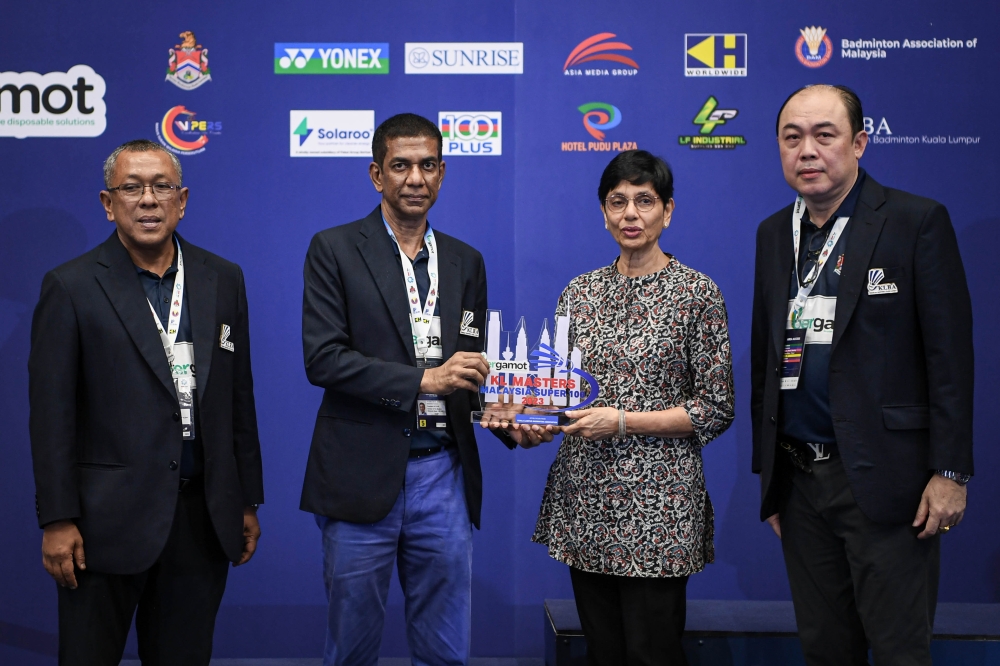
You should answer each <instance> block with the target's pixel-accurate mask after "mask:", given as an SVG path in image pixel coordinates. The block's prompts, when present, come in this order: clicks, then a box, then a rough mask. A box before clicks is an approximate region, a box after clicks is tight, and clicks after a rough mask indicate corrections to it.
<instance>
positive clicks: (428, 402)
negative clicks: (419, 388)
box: [417, 358, 448, 430]
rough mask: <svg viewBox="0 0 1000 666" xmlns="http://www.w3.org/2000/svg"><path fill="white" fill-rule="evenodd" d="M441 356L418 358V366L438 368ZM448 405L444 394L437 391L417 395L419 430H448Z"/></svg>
mask: <svg viewBox="0 0 1000 666" xmlns="http://www.w3.org/2000/svg"><path fill="white" fill-rule="evenodd" d="M439 365H441V359H440V358H428V359H422V358H418V359H417V367H418V368H436V367H438V366H439ZM447 429H448V406H447V404H446V403H445V400H444V396H443V395H438V394H436V393H420V394H418V395H417V430H447Z"/></svg>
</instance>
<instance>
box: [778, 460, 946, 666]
mask: <svg viewBox="0 0 1000 666" xmlns="http://www.w3.org/2000/svg"><path fill="white" fill-rule="evenodd" d="M789 473H790V474H793V479H792V483H791V489H790V493H789V495H788V499H787V502H786V503H785V505H784V508H783V510H782V511H781V512H780V516H781V537H782V538H781V546H782V550H783V551H784V554H785V566H786V568H787V570H788V581H789V584H790V586H791V589H792V601H793V602H794V604H795V619H796V621H797V623H798V627H799V638H800V640H801V642H802V650H803V652H804V653H805V658H806V663H807V664H809V666H827V665H828V666H853V665H855V664H867V663H868V648H869V646H870V647H871V649H872V655H873V657H874V658H875V664H876V666H884V665H886V664H893V665H895V664H898V665H901V666H902V665H907V666H909V665H914V666H918V665H919V666H930V665H931V651H930V647H931V633H932V630H933V626H934V610H935V607H936V605H937V590H938V569H939V555H940V547H941V542H940V537H939V536H934V537H931V538H930V539H926V540H923V539H918V538H917V534H918V533H919V532H920V531H921V528H914V527H910V526H909V525H883V524H879V523H874V522H872V521H871V520H869V519H868V518H867V517H866V516H865V515H864V513H862V511H861V509H860V508H859V507H858V504H857V502H856V501H855V500H854V495H853V494H852V493H851V488H850V486H849V485H848V481H847V473H846V472H845V470H844V465H843V462H842V461H841V459H840V457H839V456H838V457H834V458H831V459H830V460H828V461H825V462H820V463H812V472H811V473H806V472H803V471H798V470H796V471H794V472H792V471H790V472H789ZM916 512H917V507H916V506H914V507H913V513H914V515H916Z"/></svg>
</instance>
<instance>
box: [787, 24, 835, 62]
mask: <svg viewBox="0 0 1000 666" xmlns="http://www.w3.org/2000/svg"><path fill="white" fill-rule="evenodd" d="M799 33H800V34H799V38H798V40H796V42H795V55H796V56H797V57H798V59H799V62H801V63H802V64H803V65H805V66H806V67H811V68H816V67H822V66H823V65H825V64H826V63H828V62H829V61H830V57H831V56H832V55H833V42H831V41H830V38H829V37H827V35H826V28H821V27H819V26H814V27H810V28H802V29H801V30H799Z"/></svg>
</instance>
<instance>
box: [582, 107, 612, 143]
mask: <svg viewBox="0 0 1000 666" xmlns="http://www.w3.org/2000/svg"><path fill="white" fill-rule="evenodd" d="M577 111H579V112H580V113H582V114H583V127H584V128H585V129H586V130H587V132H588V133H589V134H590V136H592V137H594V138H595V139H597V140H598V141H604V130H609V129H614V128H615V127H618V126H619V125H620V124H621V122H622V112H621V110H620V109H619V108H618V107H617V106H612V105H611V104H605V103H603V102H590V103H589V104H584V105H583V106H580V107H577Z"/></svg>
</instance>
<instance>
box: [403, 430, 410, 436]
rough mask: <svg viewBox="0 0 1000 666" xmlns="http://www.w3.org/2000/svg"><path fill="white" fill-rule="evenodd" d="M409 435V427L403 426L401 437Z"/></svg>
mask: <svg viewBox="0 0 1000 666" xmlns="http://www.w3.org/2000/svg"><path fill="white" fill-rule="evenodd" d="M409 436H410V429H409V428H403V437H409Z"/></svg>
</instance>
